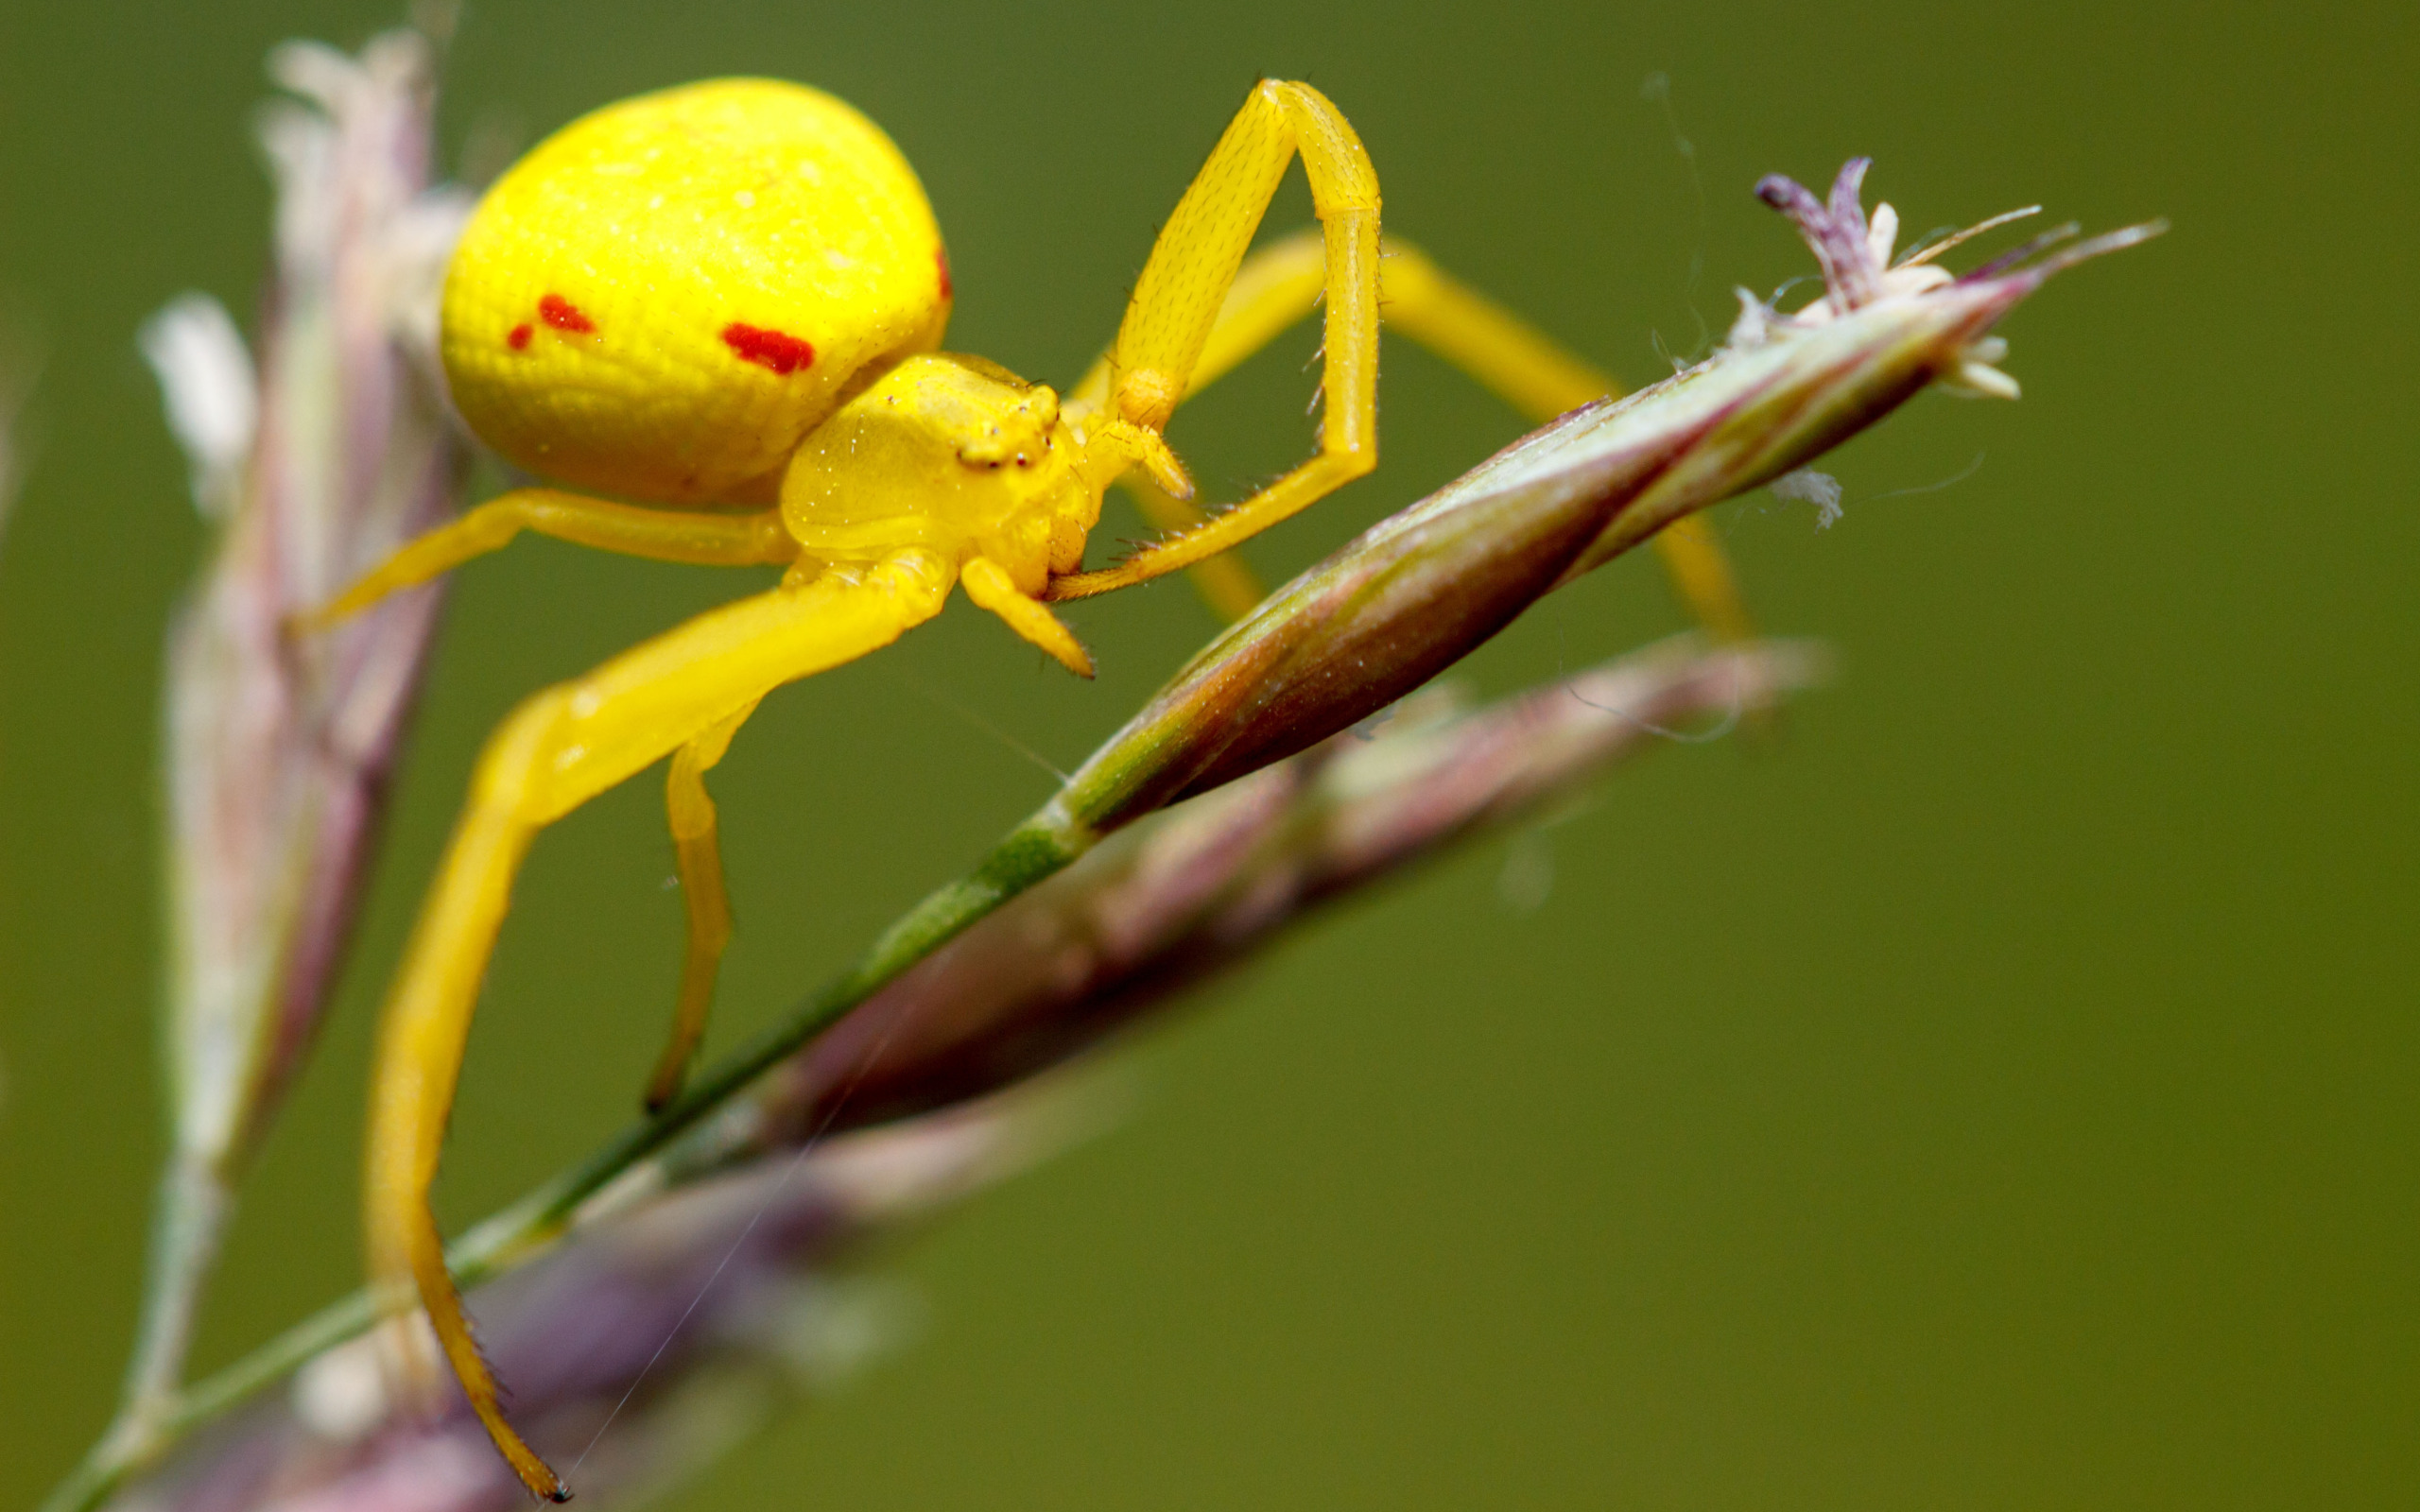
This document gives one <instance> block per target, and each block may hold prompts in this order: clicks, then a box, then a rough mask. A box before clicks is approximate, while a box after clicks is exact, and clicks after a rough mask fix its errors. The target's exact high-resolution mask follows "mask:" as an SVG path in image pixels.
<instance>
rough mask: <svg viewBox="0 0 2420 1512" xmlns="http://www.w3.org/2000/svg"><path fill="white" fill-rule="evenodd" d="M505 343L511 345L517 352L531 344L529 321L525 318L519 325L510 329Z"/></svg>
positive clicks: (506, 334)
mask: <svg viewBox="0 0 2420 1512" xmlns="http://www.w3.org/2000/svg"><path fill="white" fill-rule="evenodd" d="M504 344H505V345H506V346H508V347H510V348H511V349H512V350H513V351H515V352H519V351H521V350H522V349H524V348H526V347H527V346H528V345H529V322H528V321H527V320H524V321H522V322H521V323H520V324H519V325H516V326H514V327H513V328H512V329H511V330H510V331H508V332H506V333H505V337H504Z"/></svg>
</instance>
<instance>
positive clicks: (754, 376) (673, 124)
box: [443, 79, 950, 505]
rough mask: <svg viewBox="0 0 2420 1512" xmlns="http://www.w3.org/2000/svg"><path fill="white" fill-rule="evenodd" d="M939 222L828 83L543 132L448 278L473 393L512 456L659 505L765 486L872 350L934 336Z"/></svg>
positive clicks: (462, 363)
mask: <svg viewBox="0 0 2420 1512" xmlns="http://www.w3.org/2000/svg"><path fill="white" fill-rule="evenodd" d="M949 305H950V288H949V271H948V263H947V259H946V254H945V253H944V252H943V250H942V242H941V233H940V231H939V229H938V228H937V227H936V226H935V224H934V221H933V215H932V209H931V207H930V206H929V205H928V204H927V203H926V202H925V194H924V190H923V187H922V186H921V185H920V184H919V183H918V182H917V180H916V175H915V172H914V170H913V169H911V168H910V167H909V166H908V162H907V160H906V159H905V158H904V157H902V156H901V155H900V153H899V150H898V148H897V147H895V146H892V145H891V143H890V139H889V138H888V137H886V136H885V135H884V134H883V133H882V131H881V129H879V128H877V127H876V126H874V125H873V122H871V121H869V120H867V119H866V118H865V117H864V116H863V115H861V114H859V113H858V112H856V110H854V109H853V108H851V107H850V106H848V105H846V104H844V103H842V102H841V101H839V100H838V99H835V98H833V97H832V96H831V95H828V94H822V93H821V92H820V91H816V90H812V89H807V88H805V87H804V86H801V85H797V84H789V83H783V82H779V81H775V80H769V79H718V80H714V81H710V82H707V83H701V84H691V85H687V86H684V87H682V88H679V89H671V90H666V91H662V92H660V93H658V94H646V95H641V96H639V97H638V98H636V99H631V100H625V101H623V102H621V103H619V104H616V105H613V106H609V107H607V108H606V109H604V110H601V111H598V112H595V113H593V114H590V115H587V116H583V117H582V118H580V119H579V120H578V121H575V122H573V123H572V124H571V125H569V126H567V127H565V128H563V129H562V130H560V131H558V132H556V133H555V135H554V136H552V137H550V138H549V139H547V140H546V141H545V142H544V143H542V144H541V145H540V146H538V147H537V148H536V149H534V150H533V151H531V152H530V153H529V155H528V156H527V157H526V158H524V159H522V160H521V162H520V163H518V164H516V165H515V166H514V167H513V168H512V169H511V171H510V172H509V173H507V174H506V175H505V176H504V177H503V178H502V179H500V180H497V181H496V183H495V184H494V186H493V188H491V189H490V190H489V191H488V193H487V195H486V197H485V198H483V199H482V200H481V202H480V204H479V207H478V209H477V211H476V212H475V214H474V215H472V217H471V221H470V224H469V226H468V227H467V228H466V229H465V230H464V232H463V234H462V240H461V242H460V245H459V246H458V248H457V249H456V250H455V254H454V260H453V264H452V266H451V267H450V269H449V270H448V273H447V277H446V284H445V300H444V327H443V352H444V360H445V370H446V374H447V377H448V378H449V380H450V382H451V384H452V387H453V393H454V399H455V403H456V404H457V405H458V407H459V408H460V410H461V412H462V415H463V417H464V418H465V419H466V420H467V421H469V422H470V424H471V426H472V428H473V429H474V430H475V431H477V432H478V434H479V436H480V437H481V438H483V439H485V440H486V441H487V442H488V443H489V444H490V445H492V446H493V447H494V448H495V449H496V450H497V451H498V452H500V453H502V454H503V455H505V456H506V457H507V458H509V459H510V460H511V461H512V462H514V463H516V464H517V465H519V466H521V467H524V468H527V469H528V470H529V471H531V472H537V473H539V474H542V475H544V476H545V477H549V478H553V479H557V480H559V481H562V482H564V483H570V484H576V485H579V486H583V487H587V488H593V489H599V490H606V491H609V492H613V493H617V494H620V495H622V496H624V497H627V498H631V499H637V500H642V501H646V502H648V503H655V504H673V505H686V504H709V503H714V502H717V501H728V500H735V499H743V498H745V499H764V498H769V494H770V485H771V482H772V480H773V479H774V478H776V477H777V476H778V474H779V472H780V470H781V468H782V466H783V465H784V463H785V462H786V461H787V458H788V456H789V455H790V453H791V452H792V451H794V450H795V449H796V448H797V446H798V444H799V441H800V440H801V438H804V436H805V435H806V433H807V432H808V431H809V430H811V429H812V428H814V426H815V425H816V424H817V423H819V422H820V421H822V420H823V418H824V417H825V416H827V415H829V414H830V413H831V412H832V409H833V408H834V406H835V405H836V404H837V403H838V400H839V398H840V396H841V395H842V394H843V393H844V392H846V391H847V390H848V388H849V387H850V385H851V380H852V379H853V378H855V377H856V376H857V375H858V374H859V373H861V372H863V371H864V370H865V369H868V368H869V367H872V366H875V365H880V364H887V363H889V362H892V361H895V360H896V359H898V358H899V357H901V356H904V355H906V354H908V353H910V352H924V351H929V350H931V349H932V348H934V347H936V346H938V345H939V344H940V341H941V337H942V329H943V327H944V325H945V324H946V323H947V320H948V317H949Z"/></svg>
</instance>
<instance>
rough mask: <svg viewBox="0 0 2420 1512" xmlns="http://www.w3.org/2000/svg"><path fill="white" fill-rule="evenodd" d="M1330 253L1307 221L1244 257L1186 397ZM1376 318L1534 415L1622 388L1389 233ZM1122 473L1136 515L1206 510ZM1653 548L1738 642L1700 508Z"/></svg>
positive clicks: (1233, 600)
mask: <svg viewBox="0 0 2420 1512" xmlns="http://www.w3.org/2000/svg"><path fill="white" fill-rule="evenodd" d="M1326 257H1327V254H1326V249H1325V248H1324V247H1323V246H1322V238H1321V236H1320V235H1319V234H1318V233H1317V232H1308V231H1304V232H1290V233H1288V235H1285V236H1281V237H1279V238H1278V239H1277V240H1275V241H1273V242H1271V243H1269V244H1268V245H1267V246H1264V247H1262V248H1260V249H1257V250H1255V251H1254V252H1253V254H1252V255H1251V257H1249V258H1248V259H1246V260H1245V262H1244V264H1243V266H1242V267H1240V268H1239V269H1237V270H1236V280H1235V283H1234V284H1233V286H1232V287H1230V288H1229V290H1228V292H1227V298H1226V302H1225V303H1224V305H1223V306H1222V307H1221V308H1220V309H1219V320H1218V323H1217V324H1216V325H1215V326H1213V327H1212V328H1211V331H1210V336H1209V339H1208V341H1207V342H1206V343H1205V344H1204V345H1203V347H1202V351H1201V360H1200V361H1199V362H1197V363H1196V364H1195V366H1194V369H1193V375H1192V378H1191V381H1190V382H1189V383H1188V384H1187V385H1186V387H1185V393H1184V397H1185V398H1186V399H1187V400H1190V399H1192V398H1193V396H1194V395H1196V394H1199V393H1200V392H1201V390H1202V389H1204V388H1206V387H1209V386H1210V385H1211V384H1212V383H1214V382H1216V381H1217V380H1218V379H1219V378H1221V377H1223V376H1224V375H1225V374H1226V373H1227V372H1228V371H1230V370H1231V369H1234V368H1236V366H1237V365H1239V364H1240V363H1242V362H1244V361H1245V360H1246V359H1248V358H1249V357H1251V356H1252V355H1253V353H1254V352H1258V351H1260V350H1261V349H1262V348H1263V347H1266V346H1267V345H1269V343H1270V342H1271V341H1273V340H1275V339H1276V338H1277V337H1278V336H1279V335H1282V334H1283V333H1284V332H1285V331H1286V330H1287V329H1288V328H1289V327H1291V326H1292V325H1293V324H1294V323H1295V322H1296V321H1298V320H1301V319H1303V318H1305V317H1306V316H1308V315H1309V314H1310V313H1311V312H1312V311H1313V310H1314V309H1315V308H1317V307H1318V304H1319V300H1320V294H1321V291H1322V288H1323V287H1324V285H1325V283H1326ZM1378 318H1379V319H1380V320H1381V321H1382V322H1383V323H1384V325H1385V326H1386V327H1388V328H1390V329H1391V330H1393V331H1398V332H1401V333H1402V334H1403V335H1408V336H1409V337H1411V338H1412V339H1413V340H1415V341H1417V342H1419V343H1420V344H1421V345H1422V346H1425V347H1426V348H1427V349H1428V350H1429V351H1431V352H1435V353H1436V354H1437V355H1439V356H1440V357H1443V358H1444V359H1445V360H1446V361H1447V362H1450V363H1452V364H1453V365H1454V366H1455V367H1457V368H1459V369H1461V370H1462V371H1463V372H1465V373H1467V374H1469V375H1470V376H1471V377H1472V378H1474V379H1476V380H1478V383H1479V384H1480V385H1482V386H1483V387H1486V388H1487V389H1488V390H1490V391H1491V392H1493V393H1494V394H1495V396H1496V397H1497V398H1499V399H1501V400H1503V401H1504V402H1505V403H1506V404H1509V405H1511V406H1512V407H1513V409H1514V410H1515V411H1517V412H1518V413H1519V414H1520V415H1521V416H1522V417H1523V418H1524V419H1526V420H1528V421H1531V422H1532V423H1536V424H1543V423H1545V422H1546V421H1550V420H1552V419H1554V418H1555V417H1556V416H1558V415H1561V414H1564V413H1565V412H1567V411H1569V410H1573V409H1577V408H1579V407H1580V406H1581V405H1582V404H1588V403H1590V402H1592V401H1595V400H1599V399H1603V398H1606V397H1608V396H1610V395H1613V394H1616V393H1619V392H1620V391H1621V390H1620V387H1619V386H1618V385H1616V383H1615V382H1614V380H1613V379H1612V378H1611V377H1610V376H1608V375H1607V374H1606V373H1605V372H1604V371H1603V370H1601V369H1598V368H1596V367H1595V366H1593V365H1591V364H1589V363H1587V362H1585V361H1583V360H1582V359H1581V358H1580V357H1578V356H1575V355H1573V354H1572V353H1571V352H1567V351H1565V350H1564V348H1563V347H1562V346H1560V345H1559V344H1557V343H1556V342H1555V341H1554V340H1552V339H1551V338H1550V337H1548V336H1547V335H1546V334H1545V333H1543V332H1541V331H1539V330H1538V329H1537V328H1536V327H1534V326H1532V325H1530V323H1529V322H1528V321H1526V320H1523V319H1522V318H1520V317H1519V316H1516V315H1514V314H1513V312H1512V311H1510V310H1507V309H1506V308H1504V307H1503V306H1502V305H1500V304H1498V303H1496V302H1495V301H1493V300H1491V299H1489V298H1487V296H1485V295H1483V294H1481V293H1479V292H1478V290H1476V289H1473V288H1472V287H1470V286H1469V285H1468V284H1466V283H1462V282H1461V281H1460V280H1458V279H1456V278H1454V277H1453V276H1452V275H1451V274H1449V273H1447V272H1446V271H1445V270H1444V269H1443V268H1442V267H1439V266H1437V264H1436V263H1435V262H1433V261H1432V260H1430V258H1429V257H1428V255H1427V254H1426V253H1425V252H1423V251H1421V250H1420V249H1417V248H1415V247H1412V246H1411V245H1410V244H1409V243H1407V242H1404V241H1401V240H1399V239H1397V238H1395V237H1392V236H1389V237H1386V238H1384V239H1383V240H1382V241H1381V243H1380V245H1379V249H1378ZM1110 383H1111V369H1110V362H1109V358H1108V357H1107V356H1104V357H1103V358H1102V359H1101V360H1100V361H1099V362H1098V363H1096V364H1094V365H1093V368H1092V370H1091V371H1089V372H1087V373H1086V374H1085V375H1084V376H1083V378H1082V379H1081V380H1080V382H1079V383H1077V385H1076V386H1075V387H1074V388H1072V389H1071V390H1069V392H1068V395H1067V400H1066V403H1067V404H1068V406H1069V407H1070V408H1071V409H1075V410H1078V411H1090V410H1093V409H1097V408H1098V407H1099V406H1100V405H1101V404H1105V403H1107V401H1108V396H1109V391H1110ZM1120 481H1121V482H1122V483H1123V485H1124V486H1125V488H1126V490H1127V491H1128V492H1130V493H1132V495H1133V496H1134V500H1135V503H1136V505H1137V507H1139V508H1140V509H1141V510H1142V512H1143V515H1144V517H1145V518H1146V519H1148V520H1149V521H1150V523H1151V524H1155V525H1157V526H1159V527H1160V528H1162V529H1164V530H1183V529H1188V528H1191V527H1192V526H1194V525H1196V524H1200V523H1201V520H1202V515H1201V512H1200V511H1199V510H1197V509H1195V508H1193V507H1192V506H1190V505H1188V504H1186V503H1184V501H1183V500H1181V499H1178V498H1176V497H1174V496H1173V495H1171V494H1169V493H1168V492H1167V491H1166V490H1162V489H1160V488H1159V487H1158V486H1157V485H1155V484H1153V483H1151V482H1150V480H1149V479H1148V478H1145V477H1142V476H1140V475H1138V474H1134V473H1129V474H1127V475H1126V477H1124V478H1123V479H1121V480H1120ZM1655 548H1656V552H1657V555H1658V556H1659V557H1661V558H1662V559H1663V562H1664V568H1665V572H1666V574H1667V576H1669V577H1670V578H1671V580H1672V585H1673V589H1674V591H1675V592H1676V593H1678V594H1679V595H1680V597H1681V599H1682V601H1683V603H1684V604H1685V605H1686V606H1687V608H1688V609H1689V610H1690V612H1691V613H1692V614H1693V615H1694V616H1695V617H1696V618H1697V620H1698V622H1699V623H1700V624H1702V625H1703V626H1705V627H1706V628H1707V629H1708V630H1709V631H1710V632H1712V633H1713V635H1714V636H1715V637H1716V638H1717V639H1719V640H1722V641H1725V642H1735V643H1736V642H1739V641H1745V640H1747V639H1749V638H1750V637H1751V636H1752V635H1753V634H1754V633H1755V626H1754V624H1753V622H1752V621H1751V620H1750V619H1749V617H1748V612H1747V610H1746V607H1745V606H1744V605H1743V603H1742V602H1741V600H1740V596H1739V590H1738V585H1737V580H1736V579H1735V577H1734V576H1733V575H1732V572H1731V564H1730V560H1729V558H1727V556H1726V555H1725V554H1724V552H1723V550H1722V543H1721V542H1720V541H1718V540H1717V539H1716V538H1715V535H1714V531H1713V527H1712V526H1711V524H1708V523H1707V521H1706V520H1705V518H1704V517H1703V516H1702V515H1691V516H1689V517H1687V518H1686V519H1684V520H1679V521H1675V522H1674V523H1673V524H1669V525H1668V526H1666V527H1665V528H1664V529H1663V530H1662V531H1660V532H1658V533H1657V535H1656V537H1655ZM1214 568H1216V569H1223V572H1222V573H1221V575H1220V576H1219V578H1217V579H1205V578H1204V577H1203V576H1201V575H1202V574H1204V573H1205V572H1206V571H1208V570H1210V569H1214ZM1193 571H1194V572H1195V574H1196V575H1197V576H1196V580H1195V581H1196V586H1197V587H1198V588H1200V589H1201V593H1202V596H1203V597H1204V598H1206V599H1208V600H1209V601H1210V604H1211V607H1212V609H1213V610H1217V611H1219V613H1220V614H1221V616H1222V617H1224V618H1227V619H1230V620H1233V619H1237V618H1240V617H1241V616H1242V614H1243V613H1244V612H1246V611H1248V610H1250V609H1251V608H1252V606H1253V604H1254V603H1256V602H1258V601H1259V598H1260V593H1259V589H1258V585H1257V584H1256V583H1253V581H1251V575H1250V573H1249V572H1248V571H1247V570H1245V569H1244V568H1242V567H1241V566H1240V565H1239V564H1237V563H1236V562H1235V561H1234V559H1233V558H1214V559H1212V560H1209V561H1205V562H1202V563H1200V564H1198V565H1197V566H1196V567H1195V568H1194V569H1193Z"/></svg>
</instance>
